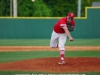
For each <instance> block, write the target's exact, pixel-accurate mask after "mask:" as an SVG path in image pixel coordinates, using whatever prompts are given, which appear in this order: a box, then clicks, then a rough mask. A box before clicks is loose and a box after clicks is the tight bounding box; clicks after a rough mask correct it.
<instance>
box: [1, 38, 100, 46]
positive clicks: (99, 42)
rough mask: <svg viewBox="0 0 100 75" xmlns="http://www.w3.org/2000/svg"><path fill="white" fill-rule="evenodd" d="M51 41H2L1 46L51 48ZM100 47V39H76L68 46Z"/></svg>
mask: <svg viewBox="0 0 100 75" xmlns="http://www.w3.org/2000/svg"><path fill="white" fill-rule="evenodd" d="M49 44H50V39H0V46H49ZM67 45H68V46H100V39H75V40H74V41H73V42H70V41H69V40H67V41H66V46H67Z"/></svg>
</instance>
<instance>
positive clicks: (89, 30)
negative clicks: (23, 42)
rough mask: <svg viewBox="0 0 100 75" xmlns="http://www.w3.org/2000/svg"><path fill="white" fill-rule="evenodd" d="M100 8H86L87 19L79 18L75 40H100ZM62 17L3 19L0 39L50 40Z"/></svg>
mask: <svg viewBox="0 0 100 75" xmlns="http://www.w3.org/2000/svg"><path fill="white" fill-rule="evenodd" d="M99 14H100V8H99V7H94V8H93V7H86V9H85V17H81V18H77V17H75V21H76V29H75V31H74V32H72V33H71V34H72V36H73V37H74V38H79V39H83V38H90V39H92V38H100V31H99V30H100V15H99ZM59 18H61V17H52V18H51V17H18V18H11V17H1V18H0V39H38V38H39V39H49V38H50V36H51V33H52V28H53V25H54V24H55V23H56V22H57V20H58V19H59Z"/></svg>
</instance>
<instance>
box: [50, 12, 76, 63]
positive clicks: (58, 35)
mask: <svg viewBox="0 0 100 75" xmlns="http://www.w3.org/2000/svg"><path fill="white" fill-rule="evenodd" d="M74 16H75V14H74V13H73V12H69V13H68V15H67V16H66V17H63V18H61V19H60V20H58V22H57V23H56V24H55V25H54V27H53V32H52V35H51V40H50V47H52V48H57V47H59V51H60V62H58V64H65V60H64V55H65V47H64V46H65V43H66V40H67V36H68V38H69V40H70V41H74V39H73V37H72V36H71V34H70V32H72V31H74V29H75V21H74Z"/></svg>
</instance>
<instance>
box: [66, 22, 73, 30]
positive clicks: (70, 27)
mask: <svg viewBox="0 0 100 75" xmlns="http://www.w3.org/2000/svg"><path fill="white" fill-rule="evenodd" d="M67 28H68V30H69V32H72V31H74V26H72V24H71V23H69V22H68V23H67Z"/></svg>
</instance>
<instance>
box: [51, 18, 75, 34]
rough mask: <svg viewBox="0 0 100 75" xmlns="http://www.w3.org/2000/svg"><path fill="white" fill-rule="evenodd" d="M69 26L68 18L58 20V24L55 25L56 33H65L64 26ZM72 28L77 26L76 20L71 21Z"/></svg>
mask: <svg viewBox="0 0 100 75" xmlns="http://www.w3.org/2000/svg"><path fill="white" fill-rule="evenodd" d="M66 24H67V17H63V18H61V19H60V20H58V22H57V23H56V24H55V25H54V28H53V29H54V31H55V32H56V33H65V31H64V29H63V28H62V26H64V25H66ZM71 24H72V26H75V22H74V20H72V21H71Z"/></svg>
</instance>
